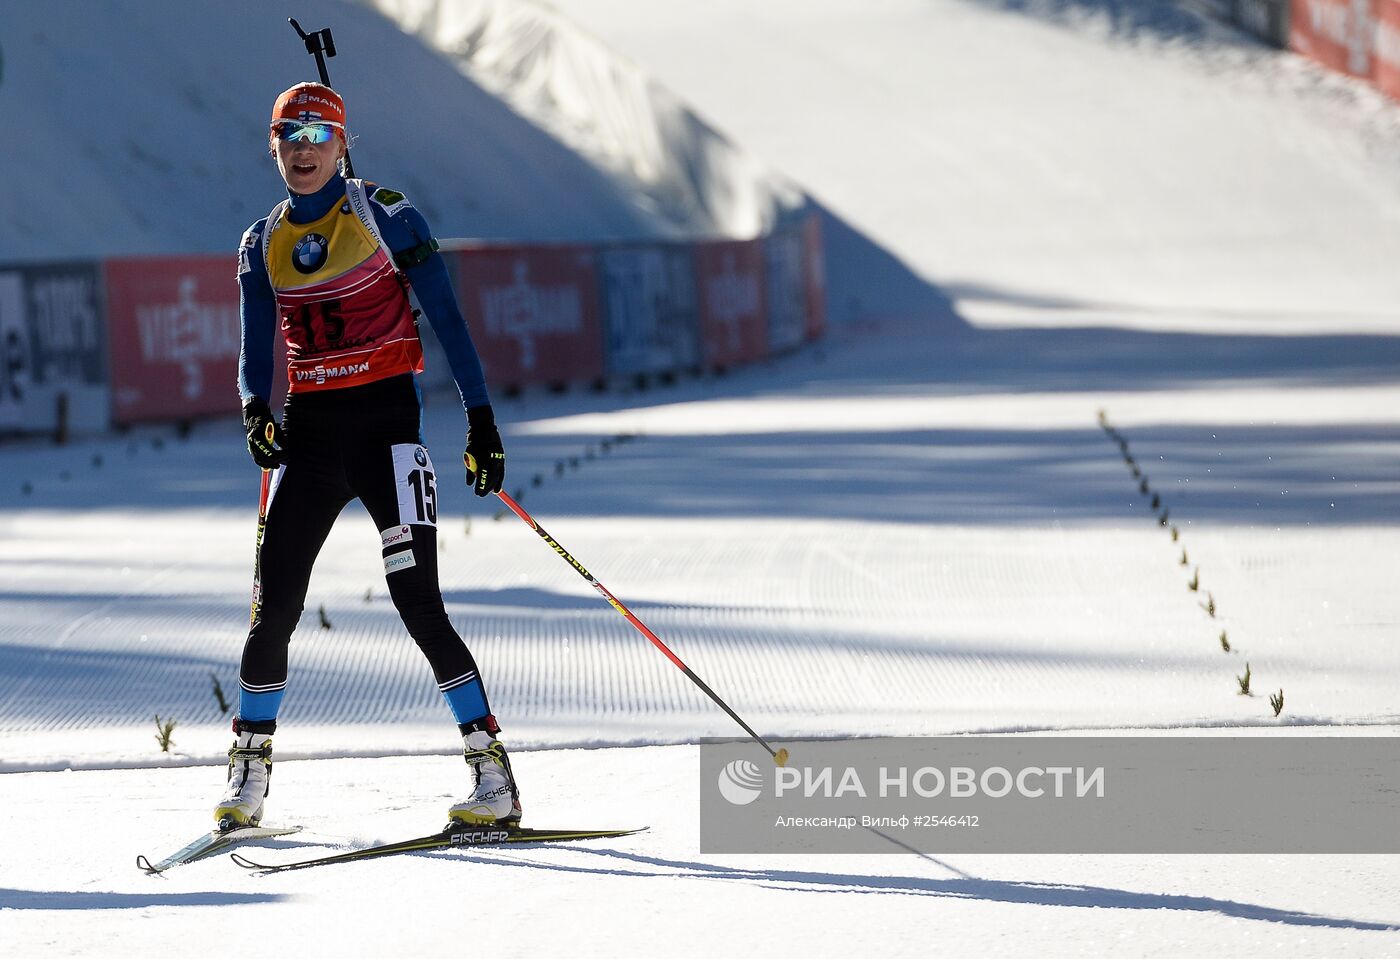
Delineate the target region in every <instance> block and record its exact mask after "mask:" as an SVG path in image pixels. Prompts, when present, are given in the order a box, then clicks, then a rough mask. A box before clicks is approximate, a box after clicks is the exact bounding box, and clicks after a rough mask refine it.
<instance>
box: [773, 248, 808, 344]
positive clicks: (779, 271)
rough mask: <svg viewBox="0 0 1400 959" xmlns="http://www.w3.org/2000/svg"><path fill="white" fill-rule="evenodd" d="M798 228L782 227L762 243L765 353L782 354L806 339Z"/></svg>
mask: <svg viewBox="0 0 1400 959" xmlns="http://www.w3.org/2000/svg"><path fill="white" fill-rule="evenodd" d="M804 256H805V251H804V249H803V235H802V230H801V228H800V227H783V228H780V229H778V230H776V231H774V232H773V233H772V234H771V235H770V236H768V237H767V238H766V239H765V240H764V241H763V257H764V261H765V265H766V267H767V280H768V290H767V295H768V352H769V353H770V354H777V353H785V352H787V351H788V350H794V349H796V348H797V347H799V346H801V345H802V343H803V342H804V341H805V340H806V339H807V282H806V275H805V271H804V268H803V267H804V264H803V262H802V261H803V257H804Z"/></svg>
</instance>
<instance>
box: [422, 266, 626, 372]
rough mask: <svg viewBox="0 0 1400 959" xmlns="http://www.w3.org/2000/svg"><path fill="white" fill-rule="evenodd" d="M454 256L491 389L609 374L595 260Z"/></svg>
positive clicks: (464, 304) (460, 291)
mask: <svg viewBox="0 0 1400 959" xmlns="http://www.w3.org/2000/svg"><path fill="white" fill-rule="evenodd" d="M448 256H449V257H450V259H451V262H452V263H453V264H454V265H455V267H456V287H457V298H458V300H459V301H460V302H461V304H462V313H463V315H465V317H466V320H467V327H468V329H470V330H471V334H472V341H473V342H474V343H475V344H476V349H477V352H478V353H479V354H480V355H481V361H482V364H483V365H484V366H485V367H486V374H487V377H488V381H489V382H490V383H491V385H492V387H493V388H494V387H520V386H529V385H548V384H553V383H570V382H575V383H576V382H580V381H588V380H591V379H596V378H598V377H600V376H602V375H603V332H602V319H601V317H600V316H599V313H600V307H599V297H598V280H597V275H596V272H595V267H594V254H593V252H592V250H590V249H588V248H586V247H557V248H527V247H518V248H509V247H507V248H489V249H475V250H463V251H459V252H455V253H450V254H448Z"/></svg>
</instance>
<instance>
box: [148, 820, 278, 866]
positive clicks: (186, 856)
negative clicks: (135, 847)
mask: <svg viewBox="0 0 1400 959" xmlns="http://www.w3.org/2000/svg"><path fill="white" fill-rule="evenodd" d="M296 832H301V827H300V826H287V827H278V826H231V827H229V828H215V829H214V830H213V831H212V832H207V833H205V834H204V835H202V836H200V837H199V838H198V839H196V840H195V841H194V842H192V843H190V844H189V845H188V846H186V847H185V848H183V849H181V850H180V851H179V852H176V853H171V854H170V855H169V856H166V857H165V858H164V859H162V860H161V861H160V862H158V863H154V864H153V863H152V862H151V861H150V860H149V859H147V858H146V857H145V856H137V857H136V865H137V867H138V868H140V869H142V870H144V871H145V872H146V874H147V875H150V876H158V875H160V874H161V873H163V872H166V871H167V870H170V869H174V868H175V867H176V866H184V865H187V864H189V863H192V862H196V861H198V860H200V859H205V858H207V857H209V856H212V855H214V853H216V852H220V851H221V850H224V849H227V848H229V847H230V846H236V845H238V844H239V843H242V842H248V841H249V840H250V839H266V838H268V837H270V836H290V835H291V834H292V833H296Z"/></svg>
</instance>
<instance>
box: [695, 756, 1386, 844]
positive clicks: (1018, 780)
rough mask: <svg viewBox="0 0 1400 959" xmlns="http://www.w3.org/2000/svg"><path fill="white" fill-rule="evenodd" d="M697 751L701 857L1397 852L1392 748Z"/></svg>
mask: <svg viewBox="0 0 1400 959" xmlns="http://www.w3.org/2000/svg"><path fill="white" fill-rule="evenodd" d="M790 751H791V758H790V759H789V761H788V763H787V765H786V766H783V767H778V766H775V765H774V764H773V762H772V761H771V760H770V759H769V758H768V757H767V756H766V755H765V754H764V753H763V751H762V750H761V749H760V748H759V747H757V746H756V745H754V744H753V743H751V742H724V743H714V742H711V743H706V744H704V745H702V746H701V749H700V783H699V788H700V849H701V851H702V852H705V853H749V852H765V853H769V852H779V853H799V852H810V853H873V852H901V851H903V852H923V853H950V852H961V853H1114V852H1117V853H1154V854H1155V853H1367V852H1377V853H1396V852H1400V739H1396V738H1393V737H1386V738H1372V737H1347V738H1340V737H1318V736H1307V737H1302V736H1299V737H1294V736H1288V737H1264V736H1249V737H1215V736H1200V737H1165V736H1154V737H1048V736H1025V737H1019V736H956V737H954V736H949V737H933V738H897V739H896V738H888V739H861V740H846V741H841V742H807V743H794V744H790Z"/></svg>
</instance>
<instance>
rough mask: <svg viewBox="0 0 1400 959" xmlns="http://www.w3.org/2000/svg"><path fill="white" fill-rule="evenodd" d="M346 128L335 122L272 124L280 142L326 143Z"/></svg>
mask: <svg viewBox="0 0 1400 959" xmlns="http://www.w3.org/2000/svg"><path fill="white" fill-rule="evenodd" d="M344 129H345V127H344V126H342V125H341V124H339V123H336V122H334V121H333V120H316V121H314V122H312V123H302V122H301V121H300V120H278V121H277V122H276V123H274V124H272V135H273V136H275V137H276V138H277V139H279V140H304V141H306V142H307V143H326V142H328V141H329V140H330V138H331V137H333V136H335V135H336V131H337V130H344Z"/></svg>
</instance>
